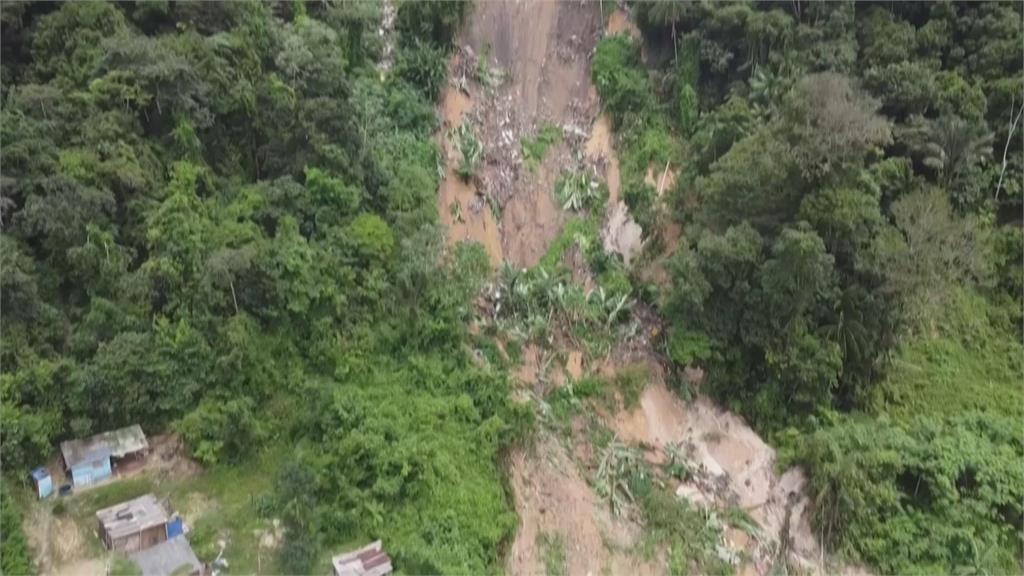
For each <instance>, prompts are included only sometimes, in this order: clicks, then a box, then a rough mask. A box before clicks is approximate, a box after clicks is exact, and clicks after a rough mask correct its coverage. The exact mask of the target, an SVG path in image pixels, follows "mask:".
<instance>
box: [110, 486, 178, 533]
mask: <svg viewBox="0 0 1024 576" xmlns="http://www.w3.org/2000/svg"><path fill="white" fill-rule="evenodd" d="M96 518H98V519H99V521H100V524H102V525H103V530H104V531H105V532H106V533H107V535H108V536H110V538H111V539H113V540H116V539H118V538H122V537H124V536H128V535H129V534H135V533H136V532H141V531H142V530H146V529H147V528H152V527H153V526H159V525H161V524H166V523H167V510H164V507H163V506H161V505H160V502H158V501H157V499H156V496H153V495H152V494H146V495H145V496H139V497H138V498H136V499H134V500H129V501H127V502H122V503H120V504H118V505H116V506H111V507H110V508H104V509H103V510H100V511H99V512H97V513H96Z"/></svg>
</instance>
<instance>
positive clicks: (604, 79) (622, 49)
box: [590, 35, 655, 124]
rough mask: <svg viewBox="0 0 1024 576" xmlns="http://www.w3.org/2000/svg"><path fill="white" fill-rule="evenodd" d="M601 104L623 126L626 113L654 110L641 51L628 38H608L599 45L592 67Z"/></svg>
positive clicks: (592, 76)
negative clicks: (642, 64) (641, 60)
mask: <svg viewBox="0 0 1024 576" xmlns="http://www.w3.org/2000/svg"><path fill="white" fill-rule="evenodd" d="M590 73H591V78H592V80H593V81H594V86H596V87H597V92H598V94H600V96H601V102H602V104H603V105H604V106H605V108H607V109H608V110H609V111H610V112H611V113H612V117H613V118H614V119H615V120H616V123H617V124H618V123H620V122H621V120H622V118H623V115H624V114H625V113H626V112H629V111H632V112H637V111H646V110H648V109H650V108H652V107H653V106H654V103H655V102H654V97H653V95H652V94H651V91H650V88H649V87H648V82H647V75H646V73H645V72H644V70H643V67H642V66H641V65H640V47H639V46H638V45H637V44H635V43H633V41H632V40H631V39H630V38H629V37H628V36H625V35H617V36H609V37H607V38H605V39H603V40H601V42H599V43H598V45H597V50H596V51H595V53H594V58H593V60H592V61H591V65H590Z"/></svg>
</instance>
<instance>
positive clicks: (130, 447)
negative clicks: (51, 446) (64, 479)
mask: <svg viewBox="0 0 1024 576" xmlns="http://www.w3.org/2000/svg"><path fill="white" fill-rule="evenodd" d="M60 451H61V455H62V456H63V458H64V467H65V469H67V471H68V476H69V477H70V478H71V482H72V484H74V485H75V487H76V488H77V487H81V486H88V485H90V484H95V483H97V482H102V481H104V480H107V479H108V478H110V477H111V476H113V475H114V473H115V472H116V471H117V469H118V468H119V467H124V466H130V465H131V464H133V463H140V462H142V461H143V460H144V459H145V457H146V454H147V453H148V452H149V443H148V442H147V441H146V435H145V434H143V433H142V428H141V427H140V426H139V425H138V424H135V425H133V426H128V427H127V428H121V429H119V430H111V431H109V432H103V433H102V434H97V435H95V436H90V437H89V438H84V439H81V440H68V441H66V442H61V444H60Z"/></svg>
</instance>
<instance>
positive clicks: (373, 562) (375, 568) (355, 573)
mask: <svg viewBox="0 0 1024 576" xmlns="http://www.w3.org/2000/svg"><path fill="white" fill-rule="evenodd" d="M331 564H332V565H333V566H334V576H386V575H387V574H391V571H392V568H391V557H390V556H388V554H387V552H385V551H384V546H383V544H382V543H381V541H380V540H377V541H376V542H373V543H370V544H368V545H366V546H364V547H362V548H360V549H359V550H353V551H352V552H347V553H345V554H340V555H338V556H335V557H334V558H332V559H331Z"/></svg>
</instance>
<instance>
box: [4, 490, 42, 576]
mask: <svg viewBox="0 0 1024 576" xmlns="http://www.w3.org/2000/svg"><path fill="white" fill-rule="evenodd" d="M7 482H8V481H7V480H4V479H0V573H3V574H35V567H34V566H32V556H31V555H30V554H29V551H28V544H26V542H25V534H24V532H22V531H21V511H20V510H19V509H18V507H17V506H16V505H15V504H14V500H13V499H12V498H11V496H10V495H9V494H8V493H7Z"/></svg>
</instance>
